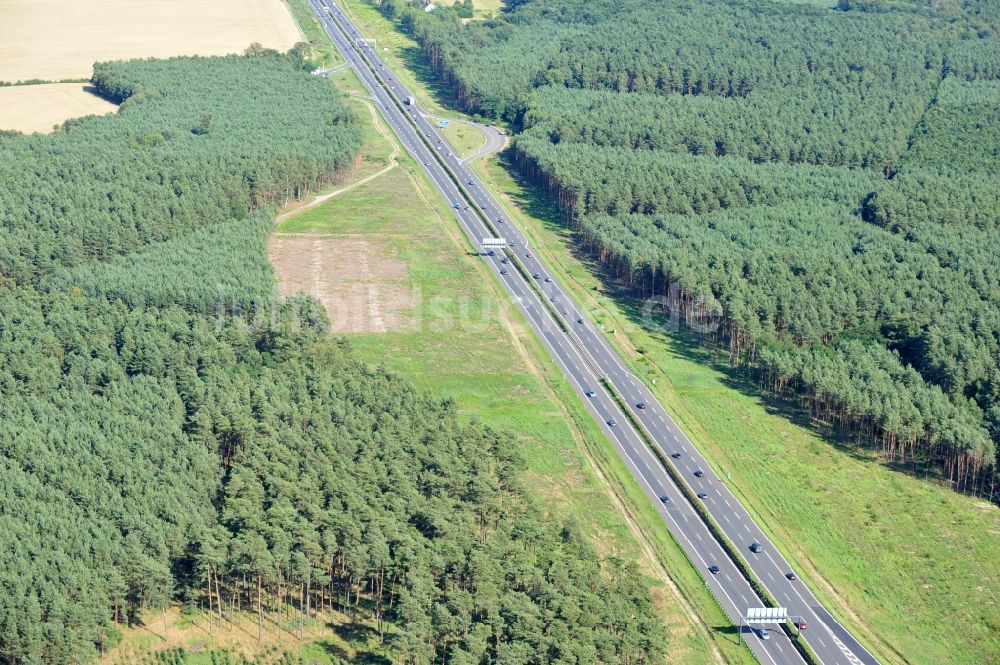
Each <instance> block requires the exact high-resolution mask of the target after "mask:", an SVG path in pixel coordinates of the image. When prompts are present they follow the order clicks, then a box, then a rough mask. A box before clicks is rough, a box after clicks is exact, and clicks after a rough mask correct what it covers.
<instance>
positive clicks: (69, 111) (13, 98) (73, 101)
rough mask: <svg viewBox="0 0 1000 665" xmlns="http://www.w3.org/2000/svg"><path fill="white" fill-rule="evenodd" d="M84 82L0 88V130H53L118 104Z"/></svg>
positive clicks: (110, 109)
mask: <svg viewBox="0 0 1000 665" xmlns="http://www.w3.org/2000/svg"><path fill="white" fill-rule="evenodd" d="M91 90H93V87H92V86H90V85H86V84H83V83H48V84H45V85H17V86H13V87H5V88H0V129H14V130H17V131H19V132H24V133H25V134H30V133H32V132H51V131H52V129H53V127H54V126H55V125H61V124H62V123H63V122H65V121H66V120H69V119H70V118H78V117H80V116H85V115H94V114H96V115H104V114H106V113H111V112H112V111H114V110H115V109H116V108H118V107H117V106H115V105H114V104H112V103H111V102H109V101H107V100H105V99H102V98H101V97H98V96H97V95H95V94H93V93H92V92H91Z"/></svg>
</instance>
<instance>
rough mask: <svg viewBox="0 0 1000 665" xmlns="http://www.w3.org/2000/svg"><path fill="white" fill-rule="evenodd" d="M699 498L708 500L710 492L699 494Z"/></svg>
mask: <svg viewBox="0 0 1000 665" xmlns="http://www.w3.org/2000/svg"><path fill="white" fill-rule="evenodd" d="M698 498H699V499H702V500H704V499H707V498H708V492H698Z"/></svg>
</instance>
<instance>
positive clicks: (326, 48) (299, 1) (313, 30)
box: [285, 0, 344, 67]
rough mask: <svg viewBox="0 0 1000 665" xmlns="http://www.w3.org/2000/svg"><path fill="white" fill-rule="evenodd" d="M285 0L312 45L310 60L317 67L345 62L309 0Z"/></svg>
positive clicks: (307, 40)
mask: <svg viewBox="0 0 1000 665" xmlns="http://www.w3.org/2000/svg"><path fill="white" fill-rule="evenodd" d="M285 2H286V4H287V5H288V11H289V12H291V14H292V18H294V19H295V23H296V24H298V26H299V30H301V31H302V35H303V36H304V37H305V39H306V42H308V43H309V45H310V46H311V47H312V57H311V58H310V60H309V61H310V62H311V63H312V64H314V65H316V66H317V67H333V66H334V65H339V64H341V63H343V62H344V59H343V58H342V57H341V55H340V52H339V51H337V48H336V47H335V46H334V45H333V43H332V42H331V41H330V40H329V38H327V36H326V33H325V32H324V31H323V26H322V25H321V24H320V22H319V19H317V18H316V14H315V13H314V12H313V10H312V6H311V5H310V4H309V0H285Z"/></svg>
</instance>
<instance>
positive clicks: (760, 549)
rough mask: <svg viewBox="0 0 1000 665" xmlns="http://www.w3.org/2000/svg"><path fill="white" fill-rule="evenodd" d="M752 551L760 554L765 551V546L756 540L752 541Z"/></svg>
mask: <svg viewBox="0 0 1000 665" xmlns="http://www.w3.org/2000/svg"><path fill="white" fill-rule="evenodd" d="M750 551H751V552H753V553H754V554H760V553H761V552H763V551H764V546H763V545H761V544H760V543H758V542H757V541H756V540H755V541H753V542H752V543H750Z"/></svg>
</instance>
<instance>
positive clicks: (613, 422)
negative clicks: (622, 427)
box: [608, 418, 618, 427]
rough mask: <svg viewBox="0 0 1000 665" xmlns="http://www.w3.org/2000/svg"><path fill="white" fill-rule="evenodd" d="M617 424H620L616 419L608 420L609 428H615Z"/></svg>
mask: <svg viewBox="0 0 1000 665" xmlns="http://www.w3.org/2000/svg"><path fill="white" fill-rule="evenodd" d="M617 424H618V421H617V420H615V419H614V418H609V419H608V427H614V426H615V425H617Z"/></svg>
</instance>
